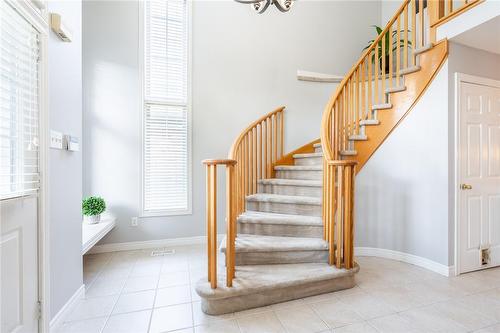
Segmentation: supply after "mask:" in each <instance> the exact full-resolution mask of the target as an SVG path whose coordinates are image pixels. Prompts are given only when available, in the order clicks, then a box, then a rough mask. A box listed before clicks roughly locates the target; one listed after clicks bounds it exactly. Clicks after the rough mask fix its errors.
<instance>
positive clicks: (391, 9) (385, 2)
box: [380, 0, 403, 28]
mask: <svg viewBox="0 0 500 333" xmlns="http://www.w3.org/2000/svg"><path fill="white" fill-rule="evenodd" d="M402 3H403V1H401V0H382V1H381V7H380V26H381V27H382V28H384V27H385V25H386V24H387V22H389V20H390V19H391V18H392V17H393V16H394V14H395V13H396V11H397V10H398V9H399V7H401V4H402Z"/></svg>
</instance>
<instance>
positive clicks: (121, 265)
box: [58, 246, 500, 333]
mask: <svg viewBox="0 0 500 333" xmlns="http://www.w3.org/2000/svg"><path fill="white" fill-rule="evenodd" d="M204 250H205V247H204V246H186V247H177V248H175V251H176V253H175V254H171V255H166V256H162V257H151V256H150V253H151V251H129V252H115V253H105V254H95V255H87V256H85V257H84V282H85V285H86V286H87V288H86V299H84V300H81V301H80V302H79V303H78V304H77V306H76V307H75V309H74V310H73V312H72V313H71V314H70V315H69V317H68V318H67V321H66V322H65V323H64V324H63V326H62V327H61V328H60V330H59V331H58V332H65V333H66V332H67V333H69V332H85V333H94V332H104V333H109V332H133V333H140V332H176V333H188V332H197V333H199V332H216V333H232V332H235V333H240V332H241V333H243V332H245V333H246V332H290V333H292V332H293V333H295V332H304V333H306V332H450V333H451V332H453V333H454V332H481V333H487V332H490V333H491V332H500V268H497V269H490V270H485V271H481V272H476V273H469V274H466V275H463V276H460V277H457V278H446V277H443V276H440V275H437V274H435V273H432V272H430V271H427V270H425V269H422V268H419V267H416V266H413V265H409V264H405V263H401V262H397V261H392V260H385V259H379V258H370V257H359V258H357V261H358V262H359V264H360V266H361V271H360V273H359V274H358V275H357V277H356V278H357V286H356V287H355V288H353V289H350V290H345V291H341V292H337V293H331V294H325V295H319V296H314V297H309V298H305V299H301V300H296V301H291V302H287V303H282V304H276V305H272V306H267V307H263V308H259V309H252V310H247V311H243V312H238V313H232V314H227V315H223V316H217V317H215V316H207V315H204V314H203V313H202V312H201V310H200V299H199V298H198V296H197V295H196V293H195V291H194V285H195V283H196V281H197V280H198V279H199V278H201V277H203V276H204V275H205V273H206V268H205V267H206V261H205V253H204ZM219 262H222V260H219Z"/></svg>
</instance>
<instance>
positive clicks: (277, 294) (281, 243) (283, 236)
mask: <svg viewBox="0 0 500 333" xmlns="http://www.w3.org/2000/svg"><path fill="white" fill-rule="evenodd" d="M310 148H311V152H308V153H300V154H293V155H292V158H293V161H294V164H293V165H276V166H275V167H274V175H275V178H265V179H260V180H258V181H257V193H255V194H252V195H248V196H247V197H246V210H245V211H244V212H243V213H242V214H240V215H239V216H238V218H237V229H238V235H237V237H236V241H235V249H234V250H235V265H236V271H237V277H238V278H237V279H235V280H234V284H233V286H232V287H230V288H227V287H224V286H222V287H218V288H217V289H212V288H211V287H210V284H209V283H208V282H206V281H202V282H200V283H199V284H198V286H197V289H196V290H197V292H198V294H199V295H200V296H201V297H202V299H203V302H202V309H203V311H204V312H206V313H209V314H222V313H228V312H234V311H239V310H244V309H247V308H252V307H258V306H263V305H268V304H273V303H279V302H284V301H288V300H293V299H297V298H303V297H307V296H313V295H317V294H320V293H325V292H332V291H336V290H340V289H346V288H351V287H353V286H354V283H355V281H354V274H355V273H356V272H357V270H358V268H355V269H351V270H346V269H338V268H336V267H332V266H330V265H329V264H328V253H329V249H328V242H326V241H325V240H324V239H323V221H322V218H321V213H322V200H321V196H322V187H323V183H322V177H323V175H322V169H323V153H322V150H321V144H319V143H316V144H313V145H310ZM226 237H227V236H226ZM226 244H227V239H223V240H222V242H221V246H220V251H221V252H222V253H224V254H226V249H227V247H226ZM225 278H226V276H225V274H224V272H223V271H221V272H220V280H221V282H223V281H224V279H225Z"/></svg>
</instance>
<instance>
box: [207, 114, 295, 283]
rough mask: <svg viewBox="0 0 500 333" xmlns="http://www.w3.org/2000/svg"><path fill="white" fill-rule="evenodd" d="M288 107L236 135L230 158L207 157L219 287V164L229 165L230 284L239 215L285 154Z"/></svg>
mask: <svg viewBox="0 0 500 333" xmlns="http://www.w3.org/2000/svg"><path fill="white" fill-rule="evenodd" d="M284 110H285V107H280V108H278V109H276V110H274V111H272V112H270V113H268V114H266V115H264V116H262V117H261V118H259V119H258V120H256V121H254V122H253V123H252V124H250V126H248V127H247V128H246V129H245V130H243V131H242V132H241V134H240V135H238V137H237V138H236V140H235V141H234V143H233V144H232V146H231V149H230V151H229V157H228V158H227V159H209V160H204V161H203V164H205V165H206V167H207V176H206V177H207V193H206V196H207V199H206V200H207V202H206V216H207V255H208V281H209V282H210V286H211V287H212V288H213V289H215V288H217V211H216V209H217V208H216V207H217V170H216V168H217V166H218V165H224V166H225V167H226V221H227V224H226V285H227V287H231V286H232V283H233V279H234V277H235V242H236V234H237V230H236V222H237V217H238V216H239V215H240V214H241V213H242V212H243V211H244V210H245V199H246V197H247V196H248V195H251V194H254V193H257V187H258V181H259V180H260V179H264V178H271V177H272V176H273V172H274V165H275V164H276V163H277V161H278V160H280V159H282V158H283V155H284V131H285V125H284Z"/></svg>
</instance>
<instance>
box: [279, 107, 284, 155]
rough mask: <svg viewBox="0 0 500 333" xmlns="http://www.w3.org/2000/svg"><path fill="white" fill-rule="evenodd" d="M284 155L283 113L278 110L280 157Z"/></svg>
mask: <svg viewBox="0 0 500 333" xmlns="http://www.w3.org/2000/svg"><path fill="white" fill-rule="evenodd" d="M284 155H285V113H284V112H283V111H282V112H280V158H281V157H283V156H284Z"/></svg>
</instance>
